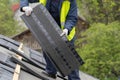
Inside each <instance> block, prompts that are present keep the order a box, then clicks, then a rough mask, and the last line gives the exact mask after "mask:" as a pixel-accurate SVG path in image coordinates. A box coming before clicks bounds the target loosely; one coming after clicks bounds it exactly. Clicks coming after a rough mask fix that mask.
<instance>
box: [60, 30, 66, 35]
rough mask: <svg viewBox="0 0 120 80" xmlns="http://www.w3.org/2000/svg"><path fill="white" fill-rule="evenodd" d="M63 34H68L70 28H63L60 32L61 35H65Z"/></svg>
mask: <svg viewBox="0 0 120 80" xmlns="http://www.w3.org/2000/svg"><path fill="white" fill-rule="evenodd" d="M63 35H66V36H67V35H68V29H63V32H62V33H61V34H60V36H63Z"/></svg>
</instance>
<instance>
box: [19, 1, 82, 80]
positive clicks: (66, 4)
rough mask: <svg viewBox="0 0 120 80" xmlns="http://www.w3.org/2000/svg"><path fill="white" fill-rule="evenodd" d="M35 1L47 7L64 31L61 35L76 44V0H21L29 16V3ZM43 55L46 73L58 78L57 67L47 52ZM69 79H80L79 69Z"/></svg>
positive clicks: (23, 9)
mask: <svg viewBox="0 0 120 80" xmlns="http://www.w3.org/2000/svg"><path fill="white" fill-rule="evenodd" d="M35 2H39V3H40V4H42V5H44V6H45V7H46V8H47V10H48V11H49V13H50V14H51V15H52V17H53V18H54V20H55V21H56V22H57V24H58V25H59V26H60V28H61V29H62V31H63V32H62V34H61V35H60V36H63V35H66V36H67V38H68V40H69V41H70V43H71V45H72V46H74V41H75V37H74V36H75V25H76V22H77V18H78V15H77V5H76V0H20V10H21V11H22V12H25V14H26V15H27V16H29V15H31V13H32V11H33V9H32V8H31V7H30V6H29V3H35ZM43 52H44V51H43ZM43 55H44V57H45V60H46V64H47V65H46V73H47V74H48V76H50V77H52V78H56V74H57V70H56V68H55V67H54V66H53V64H52V62H51V61H50V60H49V58H48V56H47V55H46V54H45V52H44V54H43ZM61 65H62V64H61ZM68 80H80V77H79V69H75V70H74V71H72V72H71V73H70V74H69V75H68Z"/></svg>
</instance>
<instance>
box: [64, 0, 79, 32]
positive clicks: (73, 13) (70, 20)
mask: <svg viewBox="0 0 120 80" xmlns="http://www.w3.org/2000/svg"><path fill="white" fill-rule="evenodd" d="M77 19H78V15H77V4H76V0H71V7H70V11H69V13H68V15H67V19H66V22H65V28H66V29H68V31H71V29H72V28H73V27H74V26H75V25H76V22H77Z"/></svg>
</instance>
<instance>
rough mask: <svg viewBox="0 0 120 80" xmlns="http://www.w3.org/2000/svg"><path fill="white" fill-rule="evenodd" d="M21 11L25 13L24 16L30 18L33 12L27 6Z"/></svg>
mask: <svg viewBox="0 0 120 80" xmlns="http://www.w3.org/2000/svg"><path fill="white" fill-rule="evenodd" d="M22 10H23V11H25V14H26V16H30V15H31V13H32V11H33V9H32V8H31V7H29V6H25V7H23V8H22Z"/></svg>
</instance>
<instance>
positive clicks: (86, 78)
mask: <svg viewBox="0 0 120 80" xmlns="http://www.w3.org/2000/svg"><path fill="white" fill-rule="evenodd" d="M20 44H21V43H20V42H17V41H15V40H13V39H10V38H8V37H5V36H3V35H0V63H1V64H0V74H1V76H0V80H6V79H5V78H6V77H7V79H9V80H12V78H13V75H14V74H15V69H16V65H17V64H19V65H20V66H21V69H20V73H19V79H20V80H41V78H40V77H39V76H40V75H42V76H43V77H45V78H48V79H49V80H54V79H52V78H49V77H48V76H45V75H43V74H42V73H41V72H43V71H44V69H45V65H46V63H45V60H44V57H43V55H42V53H41V52H38V51H35V50H32V49H30V48H28V47H26V46H23V47H22V48H21V49H22V51H23V53H22V52H20V51H19V49H18V48H20ZM18 53H19V54H18ZM21 53H22V59H23V60H22V61H19V59H18V58H17V57H15V56H16V55H20V54H21ZM13 55H14V56H13ZM16 61H17V62H16ZM29 61H33V62H35V63H36V64H39V66H40V67H41V68H38V67H36V66H35V64H31V62H30V63H29ZM23 64H24V65H23ZM25 66H27V67H28V68H27V67H25ZM32 70H33V71H37V73H39V75H38V76H36V75H34V74H32V73H31V72H30V71H32ZM33 73H34V72H33ZM8 75H9V76H8ZM59 76H60V74H59V73H58V77H57V80H63V79H61V78H60V77H59ZM80 77H81V80H98V79H97V78H94V77H92V76H90V75H88V74H85V73H83V72H81V71H80Z"/></svg>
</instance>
